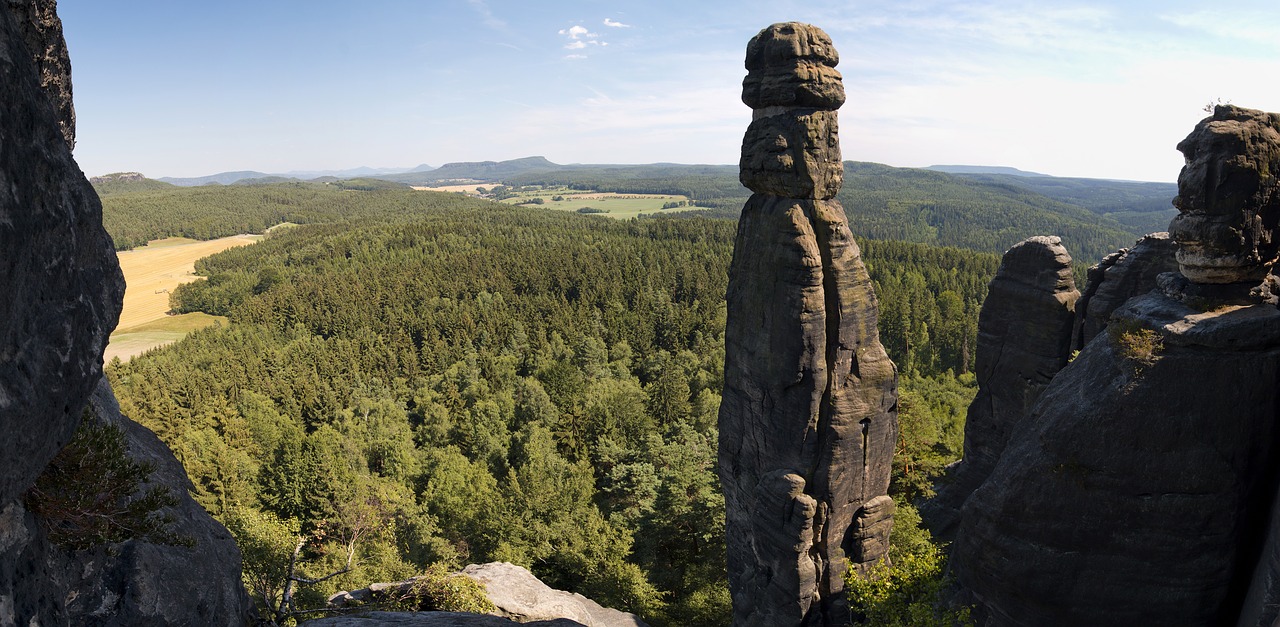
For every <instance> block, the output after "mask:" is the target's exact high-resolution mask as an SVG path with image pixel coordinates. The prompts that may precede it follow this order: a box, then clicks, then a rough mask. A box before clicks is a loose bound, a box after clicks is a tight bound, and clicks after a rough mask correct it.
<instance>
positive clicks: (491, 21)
mask: <svg viewBox="0 0 1280 627" xmlns="http://www.w3.org/2000/svg"><path fill="white" fill-rule="evenodd" d="M467 4H469V5H471V8H473V9H475V10H476V13H479V14H480V20H481V21H482V22H484V25H485V26H488V27H489V28H496V29H499V30H506V28H507V23H506V22H504V21H502V20H500V19H498V17H497V16H495V15H494V14H493V11H492V10H491V9H489V5H488V4H487V3H486V2H485V0H467Z"/></svg>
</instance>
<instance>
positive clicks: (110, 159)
mask: <svg viewBox="0 0 1280 627" xmlns="http://www.w3.org/2000/svg"><path fill="white" fill-rule="evenodd" d="M1211 6H1214V5H1211V4H1210V3H1207V2H1183V1H1181V0H1173V1H1167V2H1077V1H1074V0H1063V1H1060V2H1004V1H981V2H966V1H914V0H899V1H890V2H879V1H871V2H861V1H850V0H844V1H839V2H827V1H823V0H810V1H804V2H798V1H788V0H768V1H756V0H734V1H731V2H730V1H723V0H682V1H672V0H658V1H644V2H641V1H633V0H608V1H606V0H569V1H559V2H556V1H545V2H533V1H530V0H421V1H408V0H385V1H384V0H365V1H362V2H352V1H350V0H344V1H341V2H338V1H330V0H305V1H304V0H257V1H254V2H247V1H242V0H221V1H219V2H195V1H192V0H164V1H159V0H130V1H127V2H104V1H103V0H62V1H61V2H59V6H58V12H59V14H60V15H61V16H62V19H63V25H64V29H65V32H66V37H67V42H68V45H69V47H70V49H71V59H72V68H73V75H72V77H73V82H74V86H75V98H76V112H77V117H78V137H79V139H78V145H77V148H76V158H77V159H78V160H79V162H80V165H81V167H82V168H83V169H84V170H85V172H86V173H87V174H90V175H96V174H103V173H107V172H115V171H123V170H136V171H141V172H143V173H145V174H147V175H148V176H152V177H160V176H198V175H204V174H212V173H215V172H221V171H228V170H259V171H265V172H285V171H289V170H320V169H343V168H353V167H357V166H372V167H411V166H415V165H418V164H420V163H428V164H431V165H436V166H438V165H441V164H443V163H445V162H450V161H480V160H503V159H513V158H518V157H525V156H531V155H543V156H545V157H547V158H548V159H550V160H552V161H555V162H557V163H652V162H660V161H663V162H676V163H736V162H737V159H738V151H739V148H740V145H741V139H742V133H743V131H744V130H745V129H746V125H747V122H748V121H749V120H750V110H749V109H748V108H747V107H746V106H745V105H743V104H742V103H741V101H740V100H739V94H740V86H741V81H742V77H743V75H744V74H745V70H743V69H742V59H743V53H744V50H745V47H746V42H747V40H748V39H750V38H751V36H752V35H754V34H755V33H756V32H757V31H759V30H760V29H761V28H763V27H765V26H767V25H769V24H771V23H773V22H779V21H789V20H795V21H802V22H809V23H812V24H816V25H818V26H820V27H822V28H823V29H824V30H826V31H827V32H828V33H829V34H830V35H831V37H832V39H833V40H834V42H835V45H836V48H837V49H838V50H839V51H840V55H841V62H840V65H839V67H838V69H839V70H840V71H841V73H842V74H843V75H844V82H845V89H846V90H847V91H848V93H849V100H848V103H847V104H846V105H845V106H844V108H843V109H842V110H841V116H840V125H841V126H840V130H841V142H842V145H843V150H844V158H845V159H852V160H859V161H875V162H879V163H887V164H889V165H895V166H905V167H922V166H927V165H932V164H978V165H1007V166H1013V167H1018V168H1022V169H1025V170H1032V171H1037V172H1044V173H1047V174H1054V175H1058V176H1086V177H1097V178H1119V179H1132V180H1155V181H1172V180H1174V179H1175V178H1176V177H1177V174H1178V169H1179V168H1180V167H1181V165H1182V158H1181V156H1180V155H1179V154H1178V153H1177V151H1176V150H1175V149H1174V146H1175V145H1176V144H1177V143H1178V141H1179V140H1180V139H1181V138H1182V137H1184V136H1186V134H1187V133H1188V132H1190V130H1191V128H1192V127H1193V126H1194V125H1195V123H1196V122H1197V121H1198V120H1199V119H1200V118H1202V117H1204V115H1205V113H1204V111H1203V110H1202V107H1203V106H1204V105H1205V103H1207V102H1209V101H1211V100H1216V99H1221V100H1223V101H1230V102H1233V103H1235V104H1238V105H1242V106H1248V107H1254V108H1259V109H1266V110H1269V111H1280V79H1278V78H1277V77H1280V12H1277V11H1276V10H1275V8H1274V2H1273V1H1269V2H1262V1H1243V2H1241V1H1237V2H1233V3H1231V5H1230V6H1231V9H1232V10H1231V12H1225V11H1220V10H1214V9H1211V8H1210V7H1211Z"/></svg>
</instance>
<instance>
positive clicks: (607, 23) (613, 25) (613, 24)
mask: <svg viewBox="0 0 1280 627" xmlns="http://www.w3.org/2000/svg"><path fill="white" fill-rule="evenodd" d="M604 25H605V26H608V27H610V28H631V25H630V24H623V23H622V22H615V21H613V20H611V19H609V18H607V17H606V18H604Z"/></svg>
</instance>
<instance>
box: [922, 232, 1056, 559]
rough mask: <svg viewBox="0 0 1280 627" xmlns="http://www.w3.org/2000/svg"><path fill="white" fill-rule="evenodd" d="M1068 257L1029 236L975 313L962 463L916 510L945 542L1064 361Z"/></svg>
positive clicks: (1051, 240) (1052, 242)
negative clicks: (972, 388)
mask: <svg viewBox="0 0 1280 627" xmlns="http://www.w3.org/2000/svg"><path fill="white" fill-rule="evenodd" d="M1079 296H1080V292H1078V291H1077V290H1076V285H1075V278H1074V277H1073V275H1072V273H1071V255H1069V254H1068V253H1067V250H1066V248H1064V247H1063V246H1062V240H1061V239H1059V238H1057V237H1043V236H1040V237H1032V238H1029V239H1026V240H1023V241H1021V242H1019V243H1018V244H1016V245H1014V246H1013V247H1012V248H1010V249H1009V250H1008V251H1006V252H1005V254H1004V258H1003V259H1002V260H1001V262H1000V268H999V270H997V271H996V276H995V278H994V279H992V280H991V284H990V286H989V288H988V291H987V298H986V300H985V301H984V302H983V303H982V311H981V312H980V313H979V314H978V346H977V354H976V355H975V358H976V360H977V371H976V373H975V374H976V375H977V380H978V394H977V396H976V397H975V398H974V400H973V404H971V405H970V406H969V414H968V416H967V418H966V421H965V426H964V458H963V459H962V460H961V461H960V462H957V463H956V464H954V465H953V466H952V467H951V468H949V469H948V471H947V476H946V478H945V480H944V481H943V482H941V484H940V485H939V486H938V494H937V496H936V497H935V498H933V499H932V500H930V501H928V502H927V503H925V504H924V505H923V506H922V508H921V516H922V518H923V519H924V520H925V521H926V522H927V524H928V525H929V527H930V529H931V530H932V531H933V532H934V534H935V535H936V536H938V537H941V538H943V539H950V538H951V536H952V535H953V533H954V531H955V525H956V523H957V521H958V519H959V515H960V507H961V506H962V505H963V504H964V502H965V499H967V498H969V495H970V494H971V493H972V492H973V490H974V489H975V488H977V487H978V486H979V485H981V484H982V482H983V481H985V480H986V479H987V476H988V475H990V474H991V470H992V469H993V468H995V466H996V462H997V461H999V459H1000V455H1001V453H1003V452H1004V448H1005V444H1006V443H1007V442H1008V441H1009V436H1010V434H1011V433H1013V431H1014V430H1015V429H1016V428H1017V427H1018V425H1019V424H1020V423H1021V422H1022V421H1023V420H1024V419H1025V418H1026V417H1027V414H1028V413H1029V412H1030V411H1031V407H1032V405H1034V404H1035V402H1036V400H1037V399H1039V398H1040V394H1041V393H1042V392H1044V389H1045V387H1047V386H1048V385H1049V381H1050V380H1052V379H1053V376H1054V375H1055V374H1057V373H1058V371H1059V370H1061V369H1062V367H1063V366H1065V365H1067V361H1068V360H1069V359H1070V357H1071V332H1072V325H1073V322H1074V312H1075V304H1076V299H1077V298H1079Z"/></svg>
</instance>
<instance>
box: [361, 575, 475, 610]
mask: <svg viewBox="0 0 1280 627" xmlns="http://www.w3.org/2000/svg"><path fill="white" fill-rule="evenodd" d="M392 594H396V595H398V596H396V597H395V598H389V599H377V598H375V599H374V605H376V606H378V607H387V608H388V609H399V610H405V611H410V612H470V613H473V614H488V613H489V612H492V611H494V610H495V609H497V608H496V607H495V606H494V605H493V603H492V602H491V601H489V597H488V595H487V594H486V593H485V589H484V586H482V585H480V584H479V583H478V582H476V581H475V580H474V579H471V578H470V577H467V576H465V575H460V574H458V573H453V572H449V569H448V568H445V566H444V564H440V563H437V564H432V565H430V566H428V567H427V570H426V571H425V572H423V573H422V574H421V575H419V576H418V577H416V578H415V579H414V582H413V585H412V586H411V587H409V588H408V589H401V591H400V592H393V593H392Z"/></svg>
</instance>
